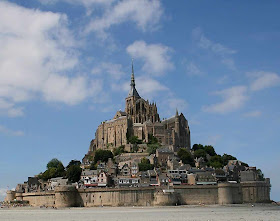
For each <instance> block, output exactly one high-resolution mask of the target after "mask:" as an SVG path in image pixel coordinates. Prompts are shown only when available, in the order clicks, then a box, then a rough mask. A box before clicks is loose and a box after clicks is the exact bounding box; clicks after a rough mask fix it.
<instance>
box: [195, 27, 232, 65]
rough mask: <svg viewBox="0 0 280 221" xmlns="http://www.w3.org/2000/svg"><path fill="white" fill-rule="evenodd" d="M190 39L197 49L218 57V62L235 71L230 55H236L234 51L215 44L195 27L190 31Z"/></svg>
mask: <svg viewBox="0 0 280 221" xmlns="http://www.w3.org/2000/svg"><path fill="white" fill-rule="evenodd" d="M192 38H193V39H194V40H195V41H196V42H197V45H198V47H199V48H201V49H204V50H209V51H211V52H212V53H214V54H216V55H218V56H219V57H220V61H221V62H222V63H223V64H225V65H226V66H227V67H228V68H230V69H233V70H234V69H236V67H235V62H234V59H233V58H232V57H231V55H233V54H235V53H237V51H236V50H233V49H231V48H228V47H226V46H224V45H222V44H220V43H216V42H214V41H212V40H210V39H209V38H207V37H206V36H205V34H204V33H203V31H202V29H201V28H199V27H197V28H195V29H194V30H193V31H192Z"/></svg>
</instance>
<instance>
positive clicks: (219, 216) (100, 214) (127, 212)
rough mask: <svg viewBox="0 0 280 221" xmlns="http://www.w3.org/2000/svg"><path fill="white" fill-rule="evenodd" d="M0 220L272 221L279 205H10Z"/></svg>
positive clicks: (278, 215)
mask: <svg viewBox="0 0 280 221" xmlns="http://www.w3.org/2000/svg"><path fill="white" fill-rule="evenodd" d="M0 220H1V221H4V220H5V221H6V220H21V221H27V220H28V221H29V220H42V221H45V220H50V221H62V220H63V221H65V220H67V221H68V220H70V221H72V220H86V221H94V220H103V221H104V220H109V221H110V220H121V221H125V220H133V221H138V220H151V221H154V220H161V221H163V220H169V221H171V220H172V221H173V220H174V221H175V220H176V221H180V220H187V221H202V220H203V221H216V220H217V221H219V220H221V221H226V220H231V221H232V220H243V221H245V220H246V221H251V220H252V221H264V220H267V221H274V220H278V221H279V220H280V206H277V205H271V204H264V205H262V204H257V205H254V207H252V205H249V204H243V205H227V206H219V205H212V206H177V207H102V208H101V207H94V208H66V209H49V208H47V209H46V208H44V209H40V208H30V207H25V208H10V209H5V208H4V209H0Z"/></svg>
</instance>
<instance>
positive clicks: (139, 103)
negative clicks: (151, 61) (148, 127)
mask: <svg viewBox="0 0 280 221" xmlns="http://www.w3.org/2000/svg"><path fill="white" fill-rule="evenodd" d="M125 112H126V113H127V116H128V118H130V119H131V120H132V123H144V122H146V121H151V122H152V123H155V122H159V121H160V118H159V114H158V113H157V105H156V104H155V103H152V104H151V103H149V101H148V100H144V99H142V98H141V97H140V95H139V94H138V92H137V90H136V87H135V78H134V68H133V62H132V67H131V81H130V91H129V93H128V96H127V98H126V99H125Z"/></svg>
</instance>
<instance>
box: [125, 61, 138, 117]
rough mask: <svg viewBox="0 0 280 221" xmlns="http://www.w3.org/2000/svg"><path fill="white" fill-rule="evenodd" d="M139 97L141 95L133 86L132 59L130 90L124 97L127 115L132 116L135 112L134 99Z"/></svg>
mask: <svg viewBox="0 0 280 221" xmlns="http://www.w3.org/2000/svg"><path fill="white" fill-rule="evenodd" d="M140 98H141V97H140V95H139V94H138V92H137V90H136V88H135V78H134V68H133V60H132V65H131V80H130V91H129V93H128V96H127V97H126V99H125V112H126V113H127V115H130V116H132V115H134V114H135V112H136V109H135V103H136V100H138V99H140ZM134 109H135V110H134Z"/></svg>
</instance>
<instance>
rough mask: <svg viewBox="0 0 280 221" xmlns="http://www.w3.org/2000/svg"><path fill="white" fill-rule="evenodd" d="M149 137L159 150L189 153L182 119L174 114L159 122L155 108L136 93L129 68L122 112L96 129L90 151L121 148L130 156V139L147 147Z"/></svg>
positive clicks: (188, 137)
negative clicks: (182, 150)
mask: <svg viewBox="0 0 280 221" xmlns="http://www.w3.org/2000/svg"><path fill="white" fill-rule="evenodd" d="M140 83H141V82H140ZM174 113H175V110H174ZM149 135H153V136H154V137H156V138H157V140H158V142H159V143H160V144H161V145H162V146H164V147H168V148H169V149H170V150H172V151H175V152H176V151H177V150H178V149H179V148H187V149H190V146H191V142H190V129H189V125H188V121H187V120H186V118H185V116H184V115H183V114H182V113H181V114H178V111H177V110H176V114H175V116H173V117H171V118H168V119H165V120H161V119H160V116H159V114H158V112H157V106H156V104H155V103H150V102H149V101H148V100H144V99H143V98H141V96H140V95H139V93H138V92H137V90H136V85H135V78H134V70H133V64H132V74H131V83H130V91H129V93H128V96H127V98H126V99H125V111H117V113H116V114H115V116H114V118H113V119H111V120H109V121H104V122H102V123H101V124H100V125H99V126H98V129H97V130H96V133H95V139H94V140H92V142H91V145H90V148H89V151H90V152H92V151H95V150H96V149H111V150H112V149H113V148H116V147H119V146H121V145H124V146H125V149H126V150H127V151H129V152H130V151H131V149H130V148H131V145H130V144H129V142H128V139H129V138H130V137H132V136H137V137H138V139H139V140H142V141H143V143H148V137H149Z"/></svg>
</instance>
